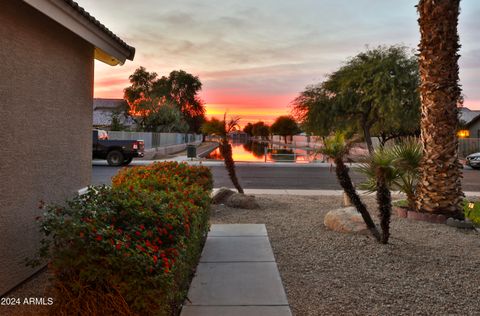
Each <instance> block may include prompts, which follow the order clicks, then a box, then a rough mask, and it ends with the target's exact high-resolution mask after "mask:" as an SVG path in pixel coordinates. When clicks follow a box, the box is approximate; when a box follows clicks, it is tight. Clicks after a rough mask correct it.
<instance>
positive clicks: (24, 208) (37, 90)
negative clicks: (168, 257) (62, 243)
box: [0, 1, 94, 295]
mask: <svg viewBox="0 0 480 316" xmlns="http://www.w3.org/2000/svg"><path fill="white" fill-rule="evenodd" d="M0 25H1V27H0V39H1V45H0V102H1V106H0V135H1V136H2V137H1V139H2V142H1V143H2V145H1V148H2V154H1V155H0V181H1V190H0V228H1V232H0V233H1V235H0V295H2V294H4V293H5V292H7V291H8V290H10V289H11V288H12V287H14V286H16V285H17V284H18V283H19V282H21V281H22V280H24V279H26V278H27V277H29V276H30V275H31V274H32V272H33V271H32V269H31V268H27V267H26V266H25V264H24V260H25V258H26V257H29V256H32V255H33V254H34V252H35V250H36V248H37V247H38V245H39V239H40V234H39V232H38V226H37V225H36V223H35V220H34V218H35V217H36V216H38V215H40V213H41V211H40V210H39V209H38V208H37V205H38V204H39V201H40V200H45V201H46V202H62V201H64V200H65V199H66V198H69V197H72V196H73V195H74V194H75V193H76V191H77V190H78V189H80V188H82V187H85V186H86V185H88V184H89V183H90V177H91V125H92V102H93V78H94V74H93V71H94V56H93V54H94V47H93V46H92V45H91V44H89V43H88V42H86V41H85V40H83V39H81V38H80V37H78V36H77V35H75V34H74V33H72V32H70V31H68V30H67V29H65V28H63V27H62V26H61V25H59V24H57V23H56V22H54V21H52V20H50V19H49V18H48V17H47V16H45V15H43V14H41V13H40V12H38V11H36V10H35V9H33V8H31V7H30V6H29V5H27V4H25V3H24V2H23V1H0Z"/></svg>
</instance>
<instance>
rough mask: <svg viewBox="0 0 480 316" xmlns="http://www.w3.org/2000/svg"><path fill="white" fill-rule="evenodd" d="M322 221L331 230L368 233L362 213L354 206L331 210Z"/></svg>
mask: <svg viewBox="0 0 480 316" xmlns="http://www.w3.org/2000/svg"><path fill="white" fill-rule="evenodd" d="M323 223H324V224H325V226H326V227H328V228H329V229H331V230H334V231H337V232H341V233H362V234H364V233H365V234H366V233H368V229H367V225H365V222H364V221H363V218H362V215H360V213H358V212H357V210H356V209H355V208H354V207H346V208H342V209H338V210H333V211H330V212H328V213H327V214H326V215H325V218H324V220H323Z"/></svg>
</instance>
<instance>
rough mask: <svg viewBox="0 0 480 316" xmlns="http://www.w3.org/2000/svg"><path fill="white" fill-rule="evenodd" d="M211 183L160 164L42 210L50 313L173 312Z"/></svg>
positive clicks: (202, 228) (203, 173) (202, 172)
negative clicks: (51, 287) (52, 293)
mask: <svg viewBox="0 0 480 316" xmlns="http://www.w3.org/2000/svg"><path fill="white" fill-rule="evenodd" d="M211 183H212V180H211V174H210V172H209V170H208V169H207V168H203V167H190V166H187V165H183V164H176V163H163V164H162V163H160V164H155V165H153V166H147V167H134V168H128V169H124V170H122V171H121V172H120V173H119V174H118V175H117V176H116V177H115V178H114V181H113V187H112V188H108V187H91V188H89V190H88V192H87V193H86V194H85V195H82V196H79V197H76V198H75V199H73V200H71V201H68V202H67V204H66V206H47V207H46V208H45V213H44V216H43V218H42V220H41V223H42V231H43V232H44V233H45V235H46V238H45V239H44V240H43V241H42V244H43V247H42V250H41V255H42V256H43V257H47V258H48V259H49V260H50V264H49V267H50V269H51V271H52V272H53V274H54V285H55V290H56V291H57V295H56V296H57V301H56V304H55V305H54V308H55V309H57V310H56V311H54V312H57V313H65V314H79V315H87V314H88V315H91V314H98V315H102V314H103V315H107V314H117V315H128V314H140V315H174V314H175V313H177V312H178V307H179V306H180V305H181V303H182V301H183V299H184V297H185V294H186V291H187V290H188V283H189V280H190V277H191V275H192V271H193V270H194V268H195V266H196V264H197V262H198V258H199V256H200V253H201V250H202V247H203V243H204V241H205V238H206V234H207V232H208V217H209V203H210V188H211Z"/></svg>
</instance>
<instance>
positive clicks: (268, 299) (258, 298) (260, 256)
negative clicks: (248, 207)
mask: <svg viewBox="0 0 480 316" xmlns="http://www.w3.org/2000/svg"><path fill="white" fill-rule="evenodd" d="M180 315H181V316H193V315H195V316H240V315H249V316H291V315H292V313H291V311H290V307H289V305H288V301H287V296H286V294H285V291H284V289H283V285H282V280H281V278H280V273H279V272H278V268H277V264H276V263H275V258H274V256H273V251H272V248H271V246H270V242H269V240H268V235H267V230H266V227H265V225H263V224H231V225H212V227H211V230H210V233H209V234H208V238H207V242H206V243H205V247H204V249H203V253H202V257H201V259H200V263H199V265H198V267H197V271H196V274H195V277H194V278H193V280H192V284H191V285H190V290H189V291H188V300H187V301H186V303H185V305H184V306H183V308H182V312H181V314H180Z"/></svg>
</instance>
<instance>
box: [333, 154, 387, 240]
mask: <svg viewBox="0 0 480 316" xmlns="http://www.w3.org/2000/svg"><path fill="white" fill-rule="evenodd" d="M334 161H335V173H336V175H337V179H338V182H339V183H340V186H341V187H342V188H343V191H344V192H345V193H346V194H347V196H348V198H349V199H350V201H351V202H352V204H353V205H354V206H355V208H356V209H357V211H358V212H359V213H360V214H361V215H362V218H363V220H364V222H365V224H366V225H367V228H368V230H370V232H371V233H372V235H373V237H375V239H376V240H377V241H381V237H380V233H379V232H378V229H377V227H376V226H375V223H374V222H373V220H372V217H371V216H370V213H368V210H367V207H366V206H365V204H363V202H362V200H361V199H360V197H359V196H358V194H357V191H356V190H355V187H354V186H353V183H352V179H351V178H350V175H349V174H348V167H347V166H346V165H345V163H344V162H343V160H342V159H341V158H335V160H334Z"/></svg>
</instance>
